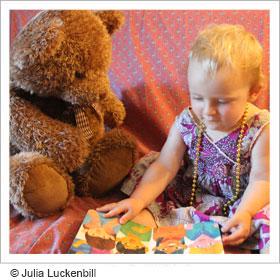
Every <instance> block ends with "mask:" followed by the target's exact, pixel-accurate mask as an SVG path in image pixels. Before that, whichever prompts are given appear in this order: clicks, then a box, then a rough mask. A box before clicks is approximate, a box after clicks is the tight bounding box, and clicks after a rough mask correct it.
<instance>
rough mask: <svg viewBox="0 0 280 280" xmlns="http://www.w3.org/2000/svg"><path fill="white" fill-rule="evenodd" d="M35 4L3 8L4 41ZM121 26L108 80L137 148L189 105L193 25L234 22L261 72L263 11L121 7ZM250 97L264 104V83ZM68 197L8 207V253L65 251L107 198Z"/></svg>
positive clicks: (157, 144)
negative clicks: (257, 50) (34, 208)
mask: <svg viewBox="0 0 280 280" xmlns="http://www.w3.org/2000/svg"><path fill="white" fill-rule="evenodd" d="M37 12H38V11H16V10H14V11H11V18H10V20H11V21H10V22H11V26H10V30H11V42H12V41H13V40H14V38H15V36H16V34H17V33H18V31H19V30H20V29H21V28H22V27H23V26H24V25H25V24H26V22H27V21H28V20H29V19H30V18H31V17H32V16H34V15H35V14H36V13H37ZM124 13H125V16H126V23H125V26H124V27H123V28H122V29H121V30H120V31H119V32H117V33H116V34H115V35H114V38H113V62H112V66H111V69H110V79H111V86H112V88H113V90H114V91H115V93H116V94H117V95H118V97H119V98H120V99H121V100H122V101H123V103H124V104H125V107H126V111H127V117H126V120H125V124H124V127H125V129H126V130H127V131H129V132H130V133H132V134H133V135H134V136H135V137H136V138H137V141H138V146H139V150H140V152H141V154H144V153H147V152H148V151H149V150H160V148H161V146H162V145H163V143H164V140H165V138H166V136H167V133H168V130H169V128H170V126H171V124H172V122H173V121H174V118H175V116H176V115H178V114H179V113H180V112H181V111H182V109H183V108H184V107H185V106H187V105H188V104H189V101H188V87H187V80H186V71H187V57H188V52H189V49H190V46H191V43H192V42H193V40H194V38H195V36H196V35H197V32H198V31H199V30H201V29H203V28H204V27H205V26H206V25H208V24H210V23H233V24H242V25H244V26H245V28H246V29H248V30H249V31H251V32H252V33H254V34H255V36H256V37H257V38H258V40H259V41H260V43H261V44H262V45H263V48H264V64H263V69H264V73H265V75H266V76H267V77H268V76H269V12H268V11H246V10H243V11H221V10H220V11H219V10H217V11H207V10H204V11H191V10H188V11H124ZM256 104H257V105H258V106H259V107H261V108H268V104H269V95H268V89H266V90H264V91H263V93H262V95H261V96H260V97H259V99H258V101H257V102H256ZM120 197H121V196H120V194H118V193H114V194H113V195H108V196H107V197H106V198H105V199H99V200H96V199H92V198H78V197H75V198H74V199H73V201H72V202H71V203H70V205H69V207H68V208H67V209H65V211H64V212H63V213H62V214H59V215H55V216H52V217H48V218H44V219H36V220H33V221H30V220H28V219H25V218H23V217H21V216H20V215H19V214H18V213H16V211H15V210H14V209H12V208H11V220H10V253H66V252H67V250H68V249H69V247H70V245H71V243H72V241H73V238H74V237H75V235H76V232H77V231H78V228H79V226H80V224H81V222H82V220H83V217H84V215H85V213H86V211H87V210H88V209H90V208H95V207H97V206H98V205H101V204H105V203H107V202H109V201H114V200H118V199H120Z"/></svg>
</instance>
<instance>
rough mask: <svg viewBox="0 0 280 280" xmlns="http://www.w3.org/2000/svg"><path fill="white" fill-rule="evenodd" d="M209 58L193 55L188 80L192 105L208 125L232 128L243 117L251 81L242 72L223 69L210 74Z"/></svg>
mask: <svg viewBox="0 0 280 280" xmlns="http://www.w3.org/2000/svg"><path fill="white" fill-rule="evenodd" d="M206 64H207V62H206V61H205V62H203V63H202V62H198V61H197V60H195V59H191V60H190V63H189V69H188V82H189V91H190V98H191V106H192V110H193V111H194V113H195V115H196V116H197V117H198V118H199V119H200V120H202V121H203V123H204V124H205V125H206V127H207V128H208V129H211V130H217V131H224V132H229V131H230V130H232V129H233V128H234V127H235V126H236V124H237V123H238V122H239V121H240V120H241V118H242V116H243V113H244V110H245V107H246V103H247V101H248V99H249V89H250V86H249V83H248V82H247V81H244V77H242V75H241V73H236V72H233V71H229V70H219V71H218V72H217V73H216V74H214V75H213V77H210V76H209V75H208V72H207V70H208V67H207V66H206Z"/></svg>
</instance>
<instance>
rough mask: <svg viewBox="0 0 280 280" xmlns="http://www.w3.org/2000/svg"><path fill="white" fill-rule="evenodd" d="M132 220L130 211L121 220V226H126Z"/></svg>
mask: <svg viewBox="0 0 280 280" xmlns="http://www.w3.org/2000/svg"><path fill="white" fill-rule="evenodd" d="M131 219H132V211H131V210H129V211H127V212H126V213H125V214H124V215H123V216H122V217H121V218H120V224H125V223H126V222H128V221H129V220H131Z"/></svg>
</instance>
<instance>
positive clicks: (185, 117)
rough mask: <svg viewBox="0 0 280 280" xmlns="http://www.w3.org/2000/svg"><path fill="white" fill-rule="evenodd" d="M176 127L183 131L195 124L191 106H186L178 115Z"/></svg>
mask: <svg viewBox="0 0 280 280" xmlns="http://www.w3.org/2000/svg"><path fill="white" fill-rule="evenodd" d="M175 123H176V127H177V128H178V129H179V130H180V131H182V129H183V130H186V129H190V128H191V127H192V126H194V125H195V123H194V121H193V117H192V114H191V108H190V107H187V108H185V109H184V110H183V111H182V112H181V113H180V114H179V115H177V116H176V119H175Z"/></svg>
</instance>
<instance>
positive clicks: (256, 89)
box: [249, 85, 262, 103]
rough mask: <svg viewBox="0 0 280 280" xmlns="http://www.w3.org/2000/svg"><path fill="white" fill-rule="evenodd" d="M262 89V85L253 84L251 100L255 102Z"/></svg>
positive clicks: (250, 93)
mask: <svg viewBox="0 0 280 280" xmlns="http://www.w3.org/2000/svg"><path fill="white" fill-rule="evenodd" d="M261 89H262V87H261V86H260V85H256V86H253V87H252V88H251V89H250V92H249V101H250V102H252V103H254V102H255V101H256V100H257V98H258V97H259V94H260V92H261Z"/></svg>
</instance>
